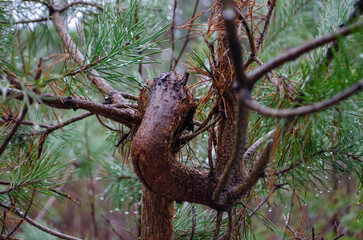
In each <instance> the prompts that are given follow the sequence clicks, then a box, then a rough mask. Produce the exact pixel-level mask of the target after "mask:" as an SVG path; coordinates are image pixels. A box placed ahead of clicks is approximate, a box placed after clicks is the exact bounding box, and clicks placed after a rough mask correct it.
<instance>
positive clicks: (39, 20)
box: [1, 17, 49, 24]
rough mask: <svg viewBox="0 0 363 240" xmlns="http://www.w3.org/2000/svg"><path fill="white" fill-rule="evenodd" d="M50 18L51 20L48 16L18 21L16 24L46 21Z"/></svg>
mask: <svg viewBox="0 0 363 240" xmlns="http://www.w3.org/2000/svg"><path fill="white" fill-rule="evenodd" d="M48 20H49V19H48V17H43V18H37V19H29V20H22V21H17V22H15V23H14V24H27V23H37V22H44V21H48ZM1 23H6V22H1Z"/></svg>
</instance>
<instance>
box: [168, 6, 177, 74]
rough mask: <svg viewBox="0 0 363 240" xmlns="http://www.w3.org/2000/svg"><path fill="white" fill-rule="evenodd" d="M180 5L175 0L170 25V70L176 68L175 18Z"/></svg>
mask: <svg viewBox="0 0 363 240" xmlns="http://www.w3.org/2000/svg"><path fill="white" fill-rule="evenodd" d="M177 6H178V0H174V8H173V16H172V19H173V20H172V22H171V26H170V34H171V57H170V67H169V68H170V70H171V69H174V51H175V18H176V15H175V14H176V9H177Z"/></svg>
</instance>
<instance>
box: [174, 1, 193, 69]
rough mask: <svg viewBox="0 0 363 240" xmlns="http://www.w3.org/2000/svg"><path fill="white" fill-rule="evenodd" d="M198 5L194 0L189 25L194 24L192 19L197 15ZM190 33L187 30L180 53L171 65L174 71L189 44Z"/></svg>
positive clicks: (189, 29) (189, 30)
mask: <svg viewBox="0 0 363 240" xmlns="http://www.w3.org/2000/svg"><path fill="white" fill-rule="evenodd" d="M198 5H199V0H196V1H195V5H194V10H193V13H192V21H190V24H193V22H194V18H195V14H196V13H197V8H198ZM191 31H192V29H191V28H188V33H187V35H186V38H185V41H184V44H183V46H182V48H181V50H180V52H179V55H178V57H177V58H176V59H175V62H174V64H173V69H175V67H176V65H178V62H179V60H180V58H181V56H182V54H183V52H184V50H185V48H186V47H187V45H188V42H189V40H190V32H191Z"/></svg>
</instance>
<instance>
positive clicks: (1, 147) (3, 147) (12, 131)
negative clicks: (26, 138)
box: [0, 104, 28, 156]
mask: <svg viewBox="0 0 363 240" xmlns="http://www.w3.org/2000/svg"><path fill="white" fill-rule="evenodd" d="M27 111H28V107H27V105H26V104H24V107H23V109H22V110H21V112H20V114H19V117H18V119H17V120H16V122H15V125H14V127H13V128H12V129H11V131H10V133H9V134H8V135H7V136H6V138H5V140H4V142H3V143H2V144H1V146H0V156H1V155H2V154H3V152H4V150H5V148H6V147H7V146H8V144H9V143H10V140H11V139H12V138H13V136H14V134H15V133H16V131H17V130H18V128H19V126H20V124H21V122H22V121H23V119H24V117H25V115H26V113H27Z"/></svg>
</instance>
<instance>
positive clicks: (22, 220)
mask: <svg viewBox="0 0 363 240" xmlns="http://www.w3.org/2000/svg"><path fill="white" fill-rule="evenodd" d="M35 193H36V192H35V191H34V190H33V193H32V197H31V199H30V202H29V205H28V208H27V209H26V211H25V214H24V217H22V218H21V219H20V221H19V222H18V224H17V225H16V227H15V228H14V229H13V230H12V231H11V232H10V233H9V234H8V236H6V239H10V236H11V235H13V234H14V233H15V232H16V231H17V230H18V229H19V227H20V226H21V224H23V222H24V218H26V217H27V216H28V213H29V211H30V208H31V206H32V205H33V202H34V198H35Z"/></svg>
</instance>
